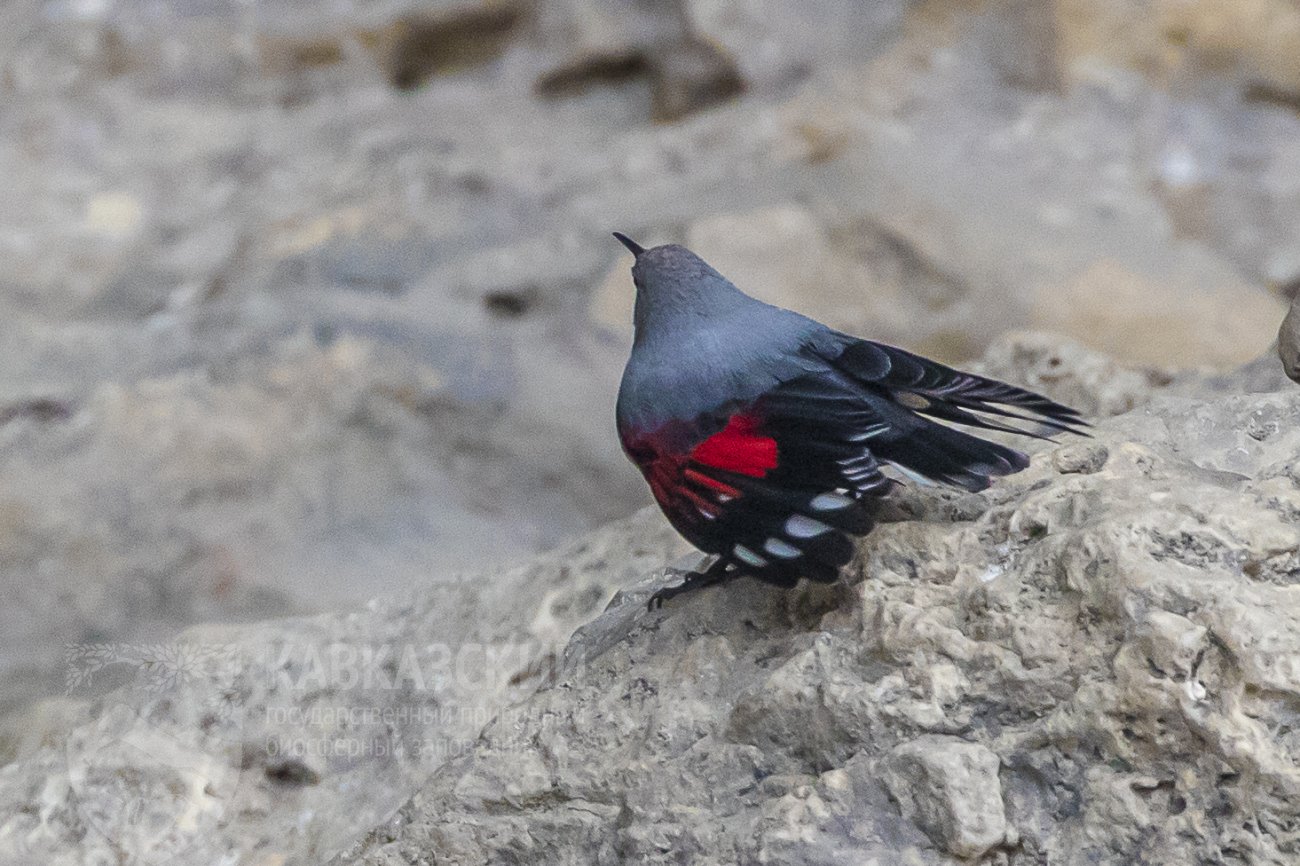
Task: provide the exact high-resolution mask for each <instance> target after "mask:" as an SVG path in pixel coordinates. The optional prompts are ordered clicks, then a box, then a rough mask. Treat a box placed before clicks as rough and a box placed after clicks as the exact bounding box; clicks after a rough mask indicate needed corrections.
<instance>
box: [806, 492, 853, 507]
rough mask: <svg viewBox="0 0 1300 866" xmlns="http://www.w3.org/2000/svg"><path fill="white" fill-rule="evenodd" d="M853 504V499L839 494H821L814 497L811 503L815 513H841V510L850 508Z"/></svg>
mask: <svg viewBox="0 0 1300 866" xmlns="http://www.w3.org/2000/svg"><path fill="white" fill-rule="evenodd" d="M852 504H853V500H852V499H850V498H848V497H847V496H841V495H840V494H838V493H819V494H817V495H816V496H814V497H813V501H812V502H811V503H810V505H811V506H812V509H813V511H839V510H840V509H841V508H848V507H849V506H850V505H852Z"/></svg>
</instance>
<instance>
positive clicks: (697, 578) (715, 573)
mask: <svg viewBox="0 0 1300 866" xmlns="http://www.w3.org/2000/svg"><path fill="white" fill-rule="evenodd" d="M730 576H731V575H730V574H729V573H728V571H727V563H726V561H725V560H718V561H717V562H714V563H713V565H711V566H709V567H708V568H707V569H705V570H704V571H688V572H686V579H685V580H683V581H682V582H681V583H679V584H677V585H676V586H665V587H664V588H663V589H661V590H658V591H657V592H655V594H654V595H652V596H650V600H649V601H647V602H646V610H648V611H650V612H652V613H653V612H654V611H656V610H659V609H660V608H662V607H663V606H664V602H666V601H668V600H670V599H673V598H676V597H677V596H679V595H682V594H683V593H687V592H691V591H692V590H696V589H704V588H705V587H706V586H713V585H714V584H718V583H722V582H723V581H724V580H726V579H727V578H728V577H730Z"/></svg>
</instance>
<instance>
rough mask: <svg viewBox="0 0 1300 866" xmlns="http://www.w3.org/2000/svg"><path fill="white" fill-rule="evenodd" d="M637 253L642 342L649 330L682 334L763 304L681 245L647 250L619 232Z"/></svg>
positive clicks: (638, 322)
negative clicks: (711, 320)
mask: <svg viewBox="0 0 1300 866" xmlns="http://www.w3.org/2000/svg"><path fill="white" fill-rule="evenodd" d="M614 237H616V238H618V240H619V242H620V243H622V244H623V246H625V247H627V248H628V249H629V250H631V251H632V254H633V255H634V256H636V261H635V262H634V263H633V264H632V282H633V283H634V284H635V285H636V310H635V312H634V314H633V323H634V325H635V326H636V339H637V341H638V342H640V341H641V340H643V339H644V338H645V335H646V331H647V329H648V328H649V329H656V330H657V329H660V328H664V329H669V328H671V329H673V330H675V331H677V332H678V333H680V332H681V331H682V330H683V329H687V328H690V327H691V326H692V325H696V324H701V323H703V322H705V321H707V320H709V319H715V318H716V317H718V316H723V315H726V314H727V313H729V312H733V311H735V310H736V309H738V308H740V307H743V306H745V305H747V304H757V303H758V302H757V301H755V300H754V299H753V298H750V297H749V296H748V295H745V294H743V293H742V292H741V291H740V290H739V289H737V288H736V287H735V286H734V285H733V284H732V282H731V281H730V280H728V279H727V278H726V277H724V276H723V275H722V274H720V273H718V272H717V271H715V270H714V269H713V268H711V267H709V265H708V263H707V262H705V261H704V260H703V259H701V258H700V257H699V256H697V255H695V253H693V252H691V251H690V250H688V249H686V247H683V246H679V245H678V244H664V245H663V246H659V247H652V248H651V249H648V250H647V249H645V248H644V247H642V246H641V245H640V244H638V243H637V242H636V241H633V240H632V239H631V238H629V237H627V236H626V235H623V234H619V233H618V232H615V233H614Z"/></svg>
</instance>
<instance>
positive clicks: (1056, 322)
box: [1030, 261, 1283, 367]
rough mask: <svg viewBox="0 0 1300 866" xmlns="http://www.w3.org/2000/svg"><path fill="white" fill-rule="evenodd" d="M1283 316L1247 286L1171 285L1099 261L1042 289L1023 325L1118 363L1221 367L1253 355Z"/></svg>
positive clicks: (1271, 299)
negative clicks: (1052, 333)
mask: <svg viewBox="0 0 1300 866" xmlns="http://www.w3.org/2000/svg"><path fill="white" fill-rule="evenodd" d="M1282 312H1283V311H1282V306H1281V304H1280V303H1279V302H1278V300H1277V299H1276V298H1274V297H1272V296H1271V295H1269V294H1268V293H1267V292H1265V291H1263V290H1262V289H1257V288H1254V287H1252V286H1248V285H1242V284H1239V285H1224V286H1219V287H1216V288H1215V289H1213V290H1210V289H1208V288H1206V289H1202V288H1198V287H1192V286H1187V285H1175V284H1172V283H1168V282H1165V281H1163V280H1161V279H1158V278H1152V277H1149V276H1145V275H1142V274H1139V273H1136V272H1134V271H1133V270H1131V269H1129V268H1127V267H1125V266H1124V265H1123V264H1121V263H1120V262H1117V261H1101V262H1098V263H1097V264H1095V265H1093V266H1092V267H1090V268H1088V269H1087V270H1085V271H1084V272H1083V273H1081V274H1080V275H1079V276H1078V277H1077V278H1076V279H1075V280H1073V281H1072V282H1070V283H1069V284H1067V285H1062V286H1054V287H1051V288H1044V289H1043V290H1042V292H1041V293H1039V295H1038V296H1037V298H1036V299H1035V300H1034V302H1033V304H1032V306H1031V308H1030V321H1031V323H1032V325H1033V327H1035V328H1042V329H1045V330H1050V331H1056V332H1058V333H1062V334H1066V335H1068V336H1070V337H1073V338H1075V339H1077V340H1080V341H1082V342H1085V343H1087V344H1089V345H1091V346H1093V347H1095V348H1097V349H1100V350H1102V351H1104V352H1107V353H1109V354H1112V355H1114V356H1115V357H1116V358H1118V359H1119V360H1122V361H1128V362H1133V363H1140V364H1152V365H1159V366H1164V367H1170V366H1173V367H1180V366H1199V365H1208V366H1214V367H1227V366H1230V365H1234V364H1242V363H1245V362H1246V361H1249V360H1251V359H1253V358H1256V357H1258V356H1259V355H1260V353H1261V352H1263V351H1264V349H1265V348H1266V347H1267V346H1268V342H1269V339H1270V336H1271V335H1272V333H1273V331H1274V328H1275V327H1276V324H1275V323H1276V322H1277V321H1278V318H1279V317H1280V316H1281V315H1282Z"/></svg>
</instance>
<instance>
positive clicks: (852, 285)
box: [686, 204, 869, 330]
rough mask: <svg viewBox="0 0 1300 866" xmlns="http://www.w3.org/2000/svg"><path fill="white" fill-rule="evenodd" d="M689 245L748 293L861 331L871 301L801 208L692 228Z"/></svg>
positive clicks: (718, 220)
mask: <svg viewBox="0 0 1300 866" xmlns="http://www.w3.org/2000/svg"><path fill="white" fill-rule="evenodd" d="M686 245H687V246H688V247H690V248H691V249H692V250H694V251H695V252H696V253H698V254H699V255H700V256H701V257H702V258H703V259H704V260H705V261H707V262H708V263H709V264H711V265H713V267H714V268H716V269H717V270H718V271H720V272H721V273H722V274H724V275H725V276H726V277H727V278H728V279H730V280H731V281H732V282H733V283H735V284H736V285H737V286H739V287H740V288H741V289H742V290H743V291H745V292H747V293H749V294H750V295H753V296H754V297H756V298H758V299H759V300H761V301H766V302H767V303H769V304H775V305H777V306H779V307H786V308H788V309H792V310H795V311H797V312H800V313H803V314H804V315H807V316H811V317H812V318H814V319H817V320H818V321H821V322H824V323H826V324H827V325H830V326H831V327H833V328H847V329H850V330H852V329H854V328H855V327H860V326H861V323H862V320H863V318H864V317H865V313H864V311H865V309H866V307H867V304H868V301H869V298H868V296H867V295H866V293H865V292H864V291H863V289H862V283H861V281H860V280H859V279H857V278H856V276H857V275H856V274H855V272H854V271H853V268H852V266H851V263H849V262H847V261H845V260H843V259H841V258H840V257H839V256H838V254H837V253H836V251H835V250H834V249H833V248H832V247H831V245H830V243H829V241H828V239H827V237H826V234H825V232H824V231H823V229H822V228H821V227H820V226H819V225H818V223H817V220H816V218H815V217H814V216H813V215H812V214H811V213H810V212H809V211H808V210H806V209H804V208H802V207H800V206H799V205H796V204H783V205H776V206H773V207H765V208H760V209H758V210H753V211H746V212H741V213H732V214H722V215H718V216H714V217H709V218H707V219H703V220H699V221H697V222H695V223H693V224H692V225H691V227H690V229H689V230H688V232H687V236H686Z"/></svg>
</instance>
